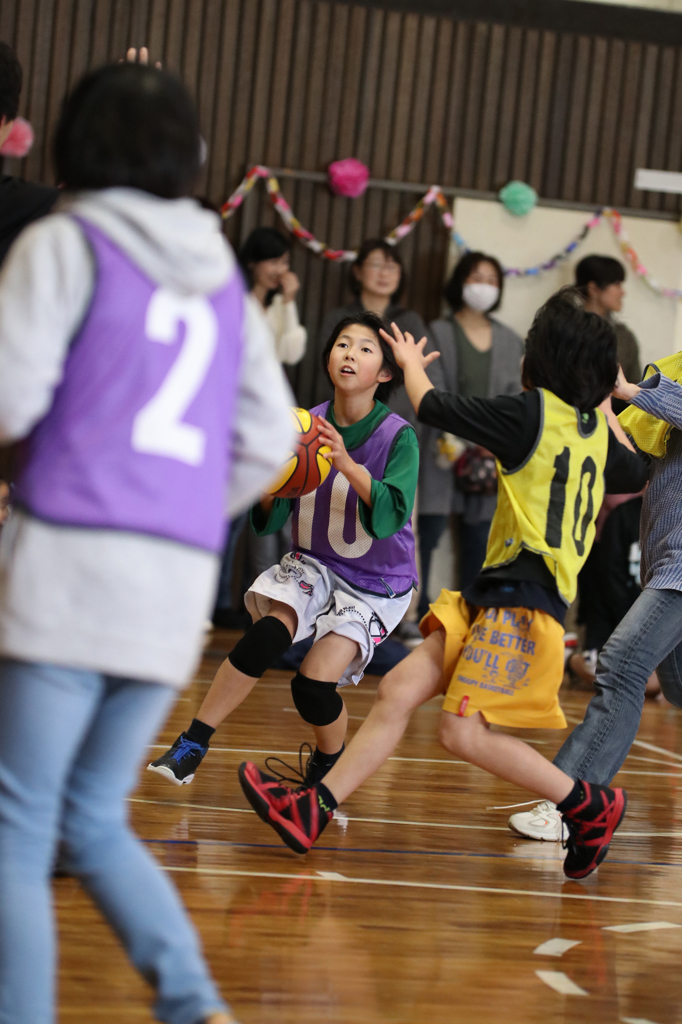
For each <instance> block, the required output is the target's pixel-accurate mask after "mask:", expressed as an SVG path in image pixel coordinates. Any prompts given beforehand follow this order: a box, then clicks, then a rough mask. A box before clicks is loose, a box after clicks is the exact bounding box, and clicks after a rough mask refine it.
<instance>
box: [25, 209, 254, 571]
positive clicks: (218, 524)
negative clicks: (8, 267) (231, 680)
mask: <svg viewBox="0 0 682 1024" xmlns="http://www.w3.org/2000/svg"><path fill="white" fill-rule="evenodd" d="M78 223H79V225H80V227H81V228H82V230H83V232H84V234H85V237H86V238H87V240H88V243H89V244H90V247H91V249H92V253H93V256H94V261H95V266H96V274H95V287H94V292H93V297H92V301H91V303H90V307H89V309H88V311H87V313H86V315H85V319H84V322H83V325H82V327H81V328H80V330H79V331H78V334H77V335H76V337H75V338H74V340H73V341H72V343H71V348H70V351H69V354H68V357H67V359H66V362H65V365H64V371H63V378H62V381H61V383H60V384H59V385H58V387H57V388H56V390H55V392H54V396H53V402H52V405H51V407H50V409H49V411H48V412H47V414H46V415H45V417H44V419H42V420H41V421H40V423H38V425H37V426H36V427H35V429H34V430H33V432H32V433H31V435H30V437H29V438H28V440H27V443H26V451H25V453H24V454H25V459H24V465H23V470H22V472H21V475H20V478H19V481H18V484H17V500H18V502H19V503H21V504H22V505H23V506H24V507H25V508H27V509H28V511H29V512H31V513H32V514H33V515H35V516H37V517H38V518H41V519H45V520H48V521H50V522H54V523H63V524H65V525H69V526H84V527H100V528H107V529H114V530H126V531H131V532H137V533H147V534H152V535H155V536H157V537H164V538H167V539H170V540H177V541H180V542H182V543H185V544H189V545H192V546H193V547H197V548H204V549H207V550H209V551H220V550H221V548H222V546H223V543H224V537H225V526H226V522H225V517H226V509H227V485H228V483H229V477H230V469H231V467H230V447H231V435H232V428H233V421H234V414H235V405H236V391H237V382H238V379H239V364H240V359H241V352H242V333H243V319H244V288H243V285H242V283H241V278H240V275H239V274H238V272H237V271H236V270H235V272H234V273H233V274H232V277H231V278H230V279H229V281H228V283H227V284H226V285H225V286H224V287H223V288H222V289H221V290H220V291H218V292H216V293H215V294H213V295H210V296H203V295H181V294H179V293H178V292H174V291H172V290H170V289H168V288H164V287H161V286H159V285H157V284H156V282H154V281H152V280H151V279H150V278H148V277H147V276H146V275H145V274H144V273H143V271H142V270H140V269H139V268H138V267H137V266H136V265H135V264H134V263H133V262H132V261H131V260H130V259H129V258H128V257H127V256H126V255H125V253H123V252H122V251H121V250H120V249H119V248H118V247H117V246H116V245H114V243H113V242H112V241H111V240H110V239H109V238H108V237H107V236H106V235H105V234H103V233H102V232H101V231H99V230H98V229H97V228H95V227H93V225H92V224H89V223H88V222H86V221H83V220H79V221H78Z"/></svg>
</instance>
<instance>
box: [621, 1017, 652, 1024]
mask: <svg viewBox="0 0 682 1024" xmlns="http://www.w3.org/2000/svg"><path fill="white" fill-rule="evenodd" d="M620 1019H621V1021H622V1022H623V1024H654V1021H652V1020H649V1019H648V1017H621V1018H620Z"/></svg>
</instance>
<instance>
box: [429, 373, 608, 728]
mask: <svg viewBox="0 0 682 1024" xmlns="http://www.w3.org/2000/svg"><path fill="white" fill-rule="evenodd" d="M537 395H538V398H539V406H540V408H539V420H540V424H539V430H538V433H537V438H536V441H535V444H534V445H533V447H532V449H531V451H530V453H529V455H528V456H527V457H526V458H525V459H524V460H523V462H522V463H521V465H519V466H518V467H514V468H511V469H508V468H505V466H504V465H502V464H501V463H500V462H499V460H498V462H497V470H498V481H499V483H498V498H497V509H496V512H495V516H494V518H493V522H492V527H491V530H490V538H489V541H488V551H487V556H486V560H485V564H484V566H483V577H484V579H485V580H486V581H490V580H493V579H496V578H497V576H496V575H494V574H491V573H489V572H487V570H494V569H506V570H508V571H507V572H506V573H505V574H504V576H503V578H506V579H510V580H511V579H515V571H516V569H517V568H518V565H516V563H517V560H518V559H519V556H520V554H521V553H522V552H526V553H528V555H531V556H534V559H535V561H534V563H533V562H532V561H531V560H530V559H529V558H528V556H527V555H526V557H525V564H526V565H530V566H533V565H534V568H535V569H536V570H537V573H538V575H540V576H543V577H544V584H545V585H546V584H547V583H549V582H550V580H549V577H548V576H547V575H546V573H543V567H544V569H546V570H547V572H548V573H550V574H551V577H553V580H554V584H555V586H554V589H555V591H556V593H557V595H558V597H559V598H560V599H561V600H562V601H563V602H564V605H565V607H568V605H570V604H571V602H572V601H573V600H574V598H575V594H576V585H577V578H578V573H579V571H580V569H581V568H582V565H583V563H584V562H585V559H586V558H587V555H588V554H589V551H590V548H591V547H592V543H593V541H594V534H595V525H594V524H595V519H596V516H597V512H598V511H599V509H600V507H601V503H602V500H603V497H604V470H605V468H606V461H607V454H608V439H609V431H608V426H607V421H606V415H605V414H604V413H603V412H602V411H600V410H596V411H595V412H594V413H593V414H592V416H591V417H589V416H587V415H586V416H585V418H584V419H583V414H581V413H580V412H579V410H577V409H576V408H574V407H573V406H570V405H568V404H567V403H566V402H564V401H562V399H560V398H559V397H557V395H555V394H554V393H553V392H552V391H549V390H547V389H545V388H539V389H537ZM521 572H522V574H523V572H524V565H522V566H521ZM522 578H523V576H522ZM529 582H531V583H532V582H533V581H532V580H531V581H529ZM539 585H540V586H543V583H539ZM526 590H529V588H528V587H526ZM488 599H489V598H488ZM483 600H485V595H484V596H483ZM510 600H511V594H510ZM529 600H532V597H531V598H529ZM562 618H563V617H560V616H559V615H558V614H556V612H555V614H552V611H551V610H549V609H543V608H536V607H523V606H518V605H516V603H514V605H513V607H504V606H503V607H480V608H479V607H473V608H472V606H471V604H467V601H466V600H464V599H463V598H462V596H461V595H460V594H458V593H452V592H450V591H447V590H444V591H443V592H442V593H441V595H440V598H439V599H438V601H437V602H436V603H435V604H433V605H431V612H430V614H429V615H427V616H426V617H425V619H424V621H423V624H422V631H423V632H424V635H425V636H428V634H429V633H430V632H432V631H433V630H434V629H437V628H439V627H443V628H444V629H445V633H446V637H447V640H446V661H445V665H444V670H443V672H444V677H445V678H446V679H447V680H448V681H449V687H448V691H447V696H446V699H445V703H444V705H443V708H444V710H446V711H451V712H454V713H455V714H460V715H462V716H468V715H473V714H475V712H476V711H482V712H483V713H484V714H485V717H486V720H487V721H488V722H491V723H493V724H495V725H508V726H516V727H517V728H526V729H528V728H531V729H532V728H536V729H537V728H544V729H564V728H565V727H566V719H565V718H564V714H563V711H562V710H561V707H560V705H559V700H558V691H559V687H560V685H561V681H562V678H563V672H564V659H563V650H564V645H563V626H562Z"/></svg>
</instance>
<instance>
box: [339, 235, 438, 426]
mask: <svg viewBox="0 0 682 1024" xmlns="http://www.w3.org/2000/svg"><path fill="white" fill-rule="evenodd" d="M348 284H349V287H350V290H351V292H352V293H353V295H354V299H353V301H352V302H349V303H347V304H346V305H345V306H339V307H338V308H337V309H333V310H332V311H331V312H330V313H327V315H326V316H325V318H324V321H323V323H322V329H321V331H320V335H319V348H320V350H322V348H323V347H324V345H325V342H326V341H327V338H328V337H329V335H330V334H331V333H332V331H333V330H334V328H335V327H336V325H337V324H338V323H339V322H340V321H341V320H343V319H344V318H345V317H347V316H357V315H358V314H359V313H365V312H369V313H378V315H379V316H382V317H384V319H385V320H388V322H389V323H391V322H395V323H396V324H397V325H398V327H399V328H400V330H401V331H402V332H403V333H405V332H409V333H410V334H411V335H413V337H415V338H423V337H424V335H426V336H427V337H428V338H429V342H428V344H427V346H426V352H427V353H428V352H433V349H434V346H433V341H432V340H431V338H430V336H429V332H428V330H427V327H426V324H425V323H424V321H423V320H422V318H421V317H420V315H419V313H416V312H415V311H414V310H412V309H405V307H404V306H402V305H401V302H400V300H401V298H402V295H403V293H404V291H405V287H406V284H407V281H406V275H405V268H404V266H403V260H402V257H401V255H400V253H399V252H398V250H397V249H396V247H395V246H393V245H389V243H388V242H387V241H385V239H383V238H368V239H366V241H364V242H363V243H362V245H361V246H360V248H359V249H358V255H357V257H356V259H355V262H354V263H353V265H352V267H351V272H350V277H349V281H348ZM429 376H430V377H431V379H432V380H433V382H434V384H435V385H436V386H437V387H440V386H441V383H442V381H441V374H440V369H439V368H438V361H436V364H435V365H432V366H430V367H429ZM389 404H390V406H391V408H392V409H393V410H394V411H395V412H397V413H399V414H400V415H401V416H402V417H403V418H404V419H406V420H408V422H410V423H411V424H412V425H413V426H415V425H416V417H415V414H414V410H413V409H412V406H411V405H410V401H409V399H408V397H407V394H406V392H405V389H404V387H401V388H399V389H398V390H397V391H396V392H395V394H394V395H393V396H392V398H391V401H390V403H389ZM417 429H418V435H417V436H419V428H417Z"/></svg>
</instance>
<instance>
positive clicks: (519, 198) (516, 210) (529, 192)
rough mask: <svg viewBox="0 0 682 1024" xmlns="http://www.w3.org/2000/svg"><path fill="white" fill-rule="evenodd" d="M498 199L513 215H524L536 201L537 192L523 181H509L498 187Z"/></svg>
mask: <svg viewBox="0 0 682 1024" xmlns="http://www.w3.org/2000/svg"><path fill="white" fill-rule="evenodd" d="M498 195H499V199H500V202H501V203H502V205H503V206H504V208H505V210H508V211H509V213H513V214H514V216H515V217H525V216H526V214H527V213H530V211H531V210H532V209H533V207H534V206H535V204H536V203H537V201H538V194H537V192H536V191H535V189H534V188H531V187H530V185H526V183H525V181H510V182H509V184H508V185H505V186H504V188H502V189H500V191H499V193H498Z"/></svg>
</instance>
